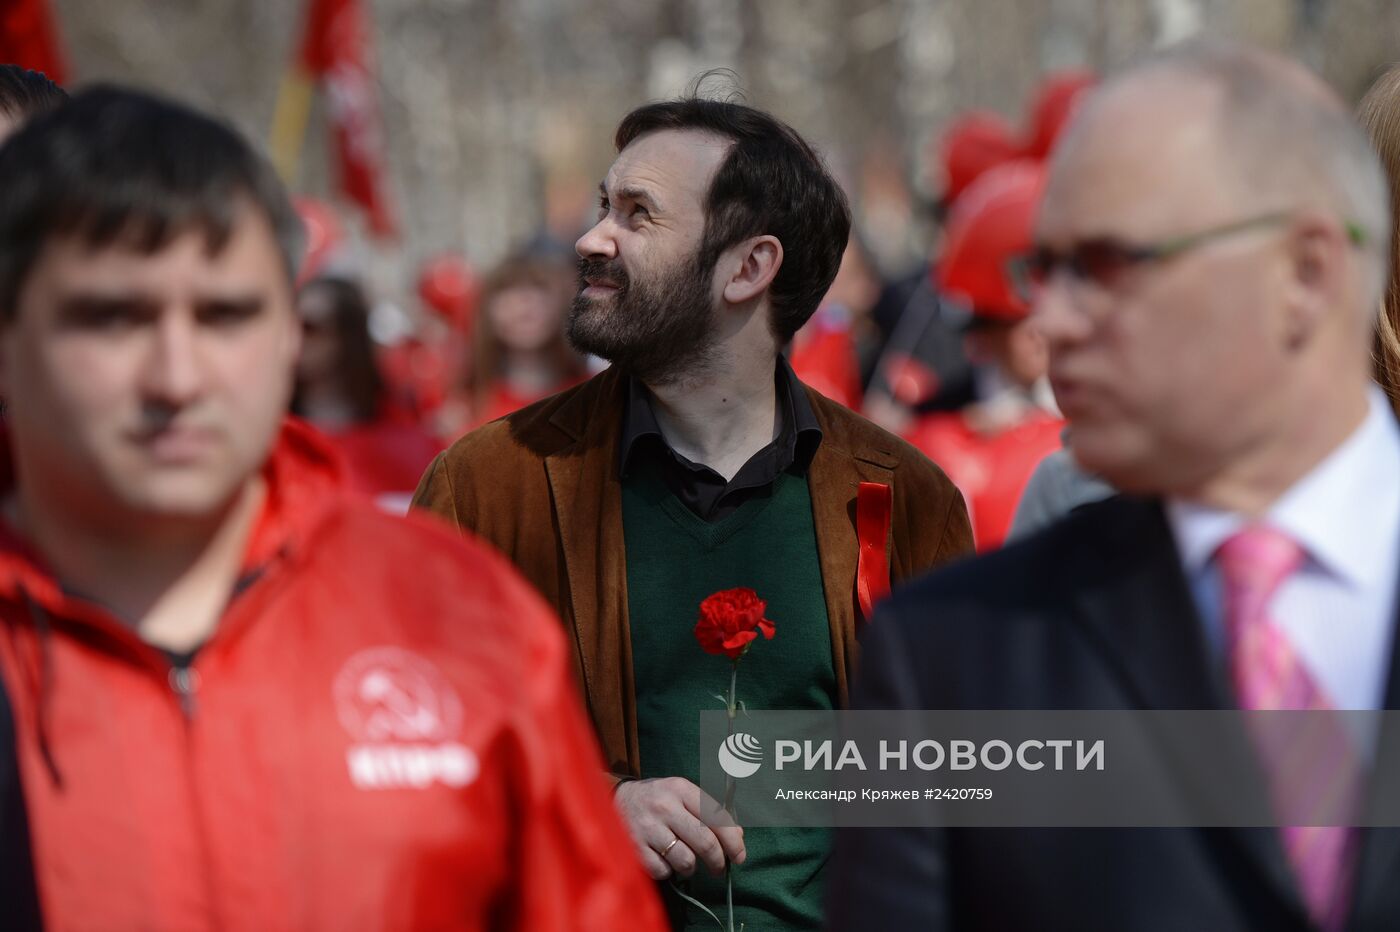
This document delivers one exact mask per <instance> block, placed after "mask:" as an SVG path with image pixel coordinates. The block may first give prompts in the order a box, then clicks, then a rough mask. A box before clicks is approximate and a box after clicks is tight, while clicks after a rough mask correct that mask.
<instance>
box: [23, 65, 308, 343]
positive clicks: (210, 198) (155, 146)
mask: <svg viewBox="0 0 1400 932" xmlns="http://www.w3.org/2000/svg"><path fill="white" fill-rule="evenodd" d="M0 178H3V179H4V183H3V184H0V317H3V318H9V317H10V316H12V315H13V314H14V312H15V307H16V304H17V300H18V297H19V292H20V287H21V285H22V284H23V282H24V279H25V277H26V276H27V275H28V274H29V270H30V268H31V267H32V266H33V264H34V260H35V258H36V257H37V256H38V254H39V251H40V250H41V249H42V248H43V246H44V244H45V243H46V242H47V241H48V240H49V239H50V238H51V237H55V236H64V235H76V236H80V237H82V238H83V240H85V241H86V243H87V244H88V245H90V246H92V247H94V248H100V247H105V246H110V245H112V244H113V243H114V242H116V241H117V240H121V241H122V242H123V243H125V244H130V245H131V246H132V247H134V248H137V249H139V250H141V251H142V252H145V253H147V254H149V253H154V252H157V251H158V250H160V249H163V248H164V247H165V246H167V245H168V244H169V243H170V241H171V240H172V239H174V238H175V237H176V236H177V235H179V234H181V233H183V232H185V231H187V230H190V229H195V228H197V229H200V230H202V231H203V233H204V235H205V237H206V241H207V246H208V249H209V252H210V253H211V254H215V253H217V252H218V251H219V250H221V249H222V248H223V247H224V245H225V244H226V243H227V241H228V238H229V236H230V235H231V233H232V230H233V224H234V221H235V217H236V210H237V208H238V206H239V202H240V201H243V202H246V203H248V204H251V205H252V206H253V207H254V208H256V209H258V210H260V211H261V212H262V213H263V214H264V215H265V216H266V218H267V220H268V222H269V224H270V225H271V227H272V230H273V232H274V234H275V236H276V238H277V242H278V245H279V247H280V250H281V253H282V260H283V264H284V267H285V272H286V274H287V278H288V282H290V281H291V279H292V278H293V276H294V274H295V269H296V263H297V259H298V254H299V252H300V248H301V238H302V227H301V221H300V220H299V219H298V218H297V215H296V212H295V211H294V210H293V209H292V206H291V202H290V201H289V200H288V199H287V194H286V191H285V190H284V189H283V188H282V184H281V182H280V181H278V179H277V176H276V174H275V173H274V172H273V170H272V167H271V166H270V165H269V164H268V163H267V161H266V160H265V159H263V158H262V157H261V156H260V155H258V153H257V152H255V151H254V150H253V148H252V147H251V146H250V145H249V144H248V143H247V142H246V141H244V139H243V137H241V136H240V135H239V134H238V133H237V132H236V131H234V130H233V129H231V128H230V127H228V126H227V125H225V124H224V123H221V122H219V121H217V120H215V119H213V118H211V117H208V116H205V115H204V114H202V113H199V112H197V111H195V110H192V109H190V108H189V107H186V106H184V105H183V104H179V103H175V102H173V101H169V100H164V99H161V98H159V97H155V96H152V95H150V94H145V93H141V92H138V91H132V90H125V89H122V88H117V87H111V86H98V87H94V88H92V89H91V90H86V91H83V92H81V93H79V94H77V95H75V96H74V97H73V99H72V100H71V101H70V102H69V103H67V104H65V105H64V106H62V107H59V108H58V109H56V110H53V111H51V112H49V113H45V114H42V115H40V116H36V117H35V118H34V119H32V120H30V121H29V122H28V123H26V124H25V125H24V126H23V127H21V128H20V130H19V131H18V132H16V133H15V134H14V135H13V136H12V137H10V139H9V140H8V141H6V142H5V144H4V145H3V146H0Z"/></svg>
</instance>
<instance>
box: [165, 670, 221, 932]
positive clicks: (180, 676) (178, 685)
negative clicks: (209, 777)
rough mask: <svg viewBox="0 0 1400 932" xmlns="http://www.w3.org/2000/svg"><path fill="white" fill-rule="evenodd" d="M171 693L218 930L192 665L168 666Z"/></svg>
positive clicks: (212, 915) (211, 912) (206, 888)
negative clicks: (177, 713) (180, 728)
mask: <svg viewBox="0 0 1400 932" xmlns="http://www.w3.org/2000/svg"><path fill="white" fill-rule="evenodd" d="M166 680H167V682H168V683H169V685H170V692H171V693H172V694H173V695H174V696H175V700H176V701H177V702H178V703H179V705H180V718H181V719H182V721H183V725H184V732H185V737H184V747H183V751H184V758H185V786H186V788H187V792H188V795H189V806H190V810H191V818H192V819H193V820H194V835H195V844H196V846H197V847H198V849H199V860H200V873H201V875H202V876H203V878H204V897H205V901H206V902H207V903H208V907H209V915H208V919H209V925H210V928H212V929H214V930H216V932H217V930H221V929H223V928H224V921H223V915H222V910H221V909H220V906H221V904H220V903H219V900H218V891H217V889H216V887H215V884H214V855H213V849H212V847H211V845H210V841H209V827H208V825H206V824H205V815H204V798H203V795H202V794H201V793H200V789H199V777H198V774H197V772H196V765H195V753H194V718H195V712H196V711H197V710H198V701H197V699H196V695H197V694H198V692H199V683H200V677H199V671H198V670H196V669H195V668H194V665H193V664H190V665H188V666H183V667H181V666H175V665H174V664H172V665H171V666H170V669H169V672H168V673H167V674H166Z"/></svg>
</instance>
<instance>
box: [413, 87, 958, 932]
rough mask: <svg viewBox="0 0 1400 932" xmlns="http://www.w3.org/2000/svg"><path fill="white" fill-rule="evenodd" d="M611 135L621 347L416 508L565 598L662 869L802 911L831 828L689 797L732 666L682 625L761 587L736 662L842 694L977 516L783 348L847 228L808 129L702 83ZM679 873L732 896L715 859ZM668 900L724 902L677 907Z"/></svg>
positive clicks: (624, 782)
mask: <svg viewBox="0 0 1400 932" xmlns="http://www.w3.org/2000/svg"><path fill="white" fill-rule="evenodd" d="M616 146H617V150H618V156H617V159H616V160H615V161H614V162H613V165H612V167H611V169H610V170H609V171H608V174H607V178H606V179H605V180H604V181H603V183H602V185H601V186H600V193H601V201H600V204H599V211H598V222H597V224H596V225H595V226H594V227H593V228H592V229H591V230H589V231H588V232H587V233H585V234H584V236H583V237H582V238H581V239H580V240H579V241H578V244H577V247H576V248H577V251H578V254H579V256H580V262H579V287H580V290H579V293H578V296H577V298H576V300H575V302H574V305H573V309H572V312H571V316H570V321H569V335H570V339H571V340H572V342H573V343H574V345H575V346H576V347H577V348H578V349H580V350H582V351H584V352H589V353H592V354H595V355H597V356H600V357H602V358H604V359H606V360H608V361H610V362H611V363H612V366H611V368H609V369H608V370H607V371H605V372H603V373H602V374H600V375H598V376H597V377H596V378H594V379H592V380H591V381H589V382H587V383H585V384H583V385H581V386H579V387H577V388H574V389H571V390H569V391H567V392H564V393H563V394H560V395H556V396H554V397H553V398H549V399H546V400H545V401H543V402H540V403H539V404H536V405H534V406H533V407H529V408H526V409H524V410H523V411H520V412H518V413H516V414H514V415H511V416H510V417H507V418H504V419H502V420H499V421H495V422H493V423H491V424H488V425H486V426H485V427H483V428H481V429H480V430H478V431H475V432H474V433H471V434H469V435H467V436H466V437H464V438H463V439H462V440H460V441H458V442H457V443H456V444H455V445H454V446H453V447H452V448H451V449H450V450H448V451H447V452H446V453H444V454H442V455H441V456H440V457H439V458H438V459H437V460H436V461H435V462H434V463H433V465H432V466H431V468H430V469H429V470H428V473H427V474H426V475H425V476H424V479H423V481H422V483H421V485H420V486H419V489H418V493H417V495H416V497H415V504H416V505H417V506H418V507H420V508H424V509H427V510H430V511H433V512H436V513H438V514H441V515H443V516H444V517H446V518H448V519H449V520H450V521H452V522H454V523H455V524H456V526H457V527H459V528H460V529H461V530H463V531H469V532H471V533H473V534H476V535H478V536H480V537H482V538H484V539H486V540H487V541H490V542H491V543H493V544H494V545H495V546H496V547H498V548H499V549H500V550H501V551H503V552H504V553H505V554H506V556H508V557H509V558H510V559H511V560H512V561H513V562H514V563H515V564H516V565H517V566H518V567H519V568H520V570H521V571H522V572H523V573H524V575H525V576H526V578H528V579H529V580H530V581H531V582H533V583H534V584H535V586H537V587H538V588H539V590H540V591H541V592H542V593H544V595H545V597H546V598H547V599H548V600H549V601H550V602H551V603H553V605H554V606H555V608H556V609H557V610H558V612H559V614H560V616H561V617H562V619H563V621H564V624H565V625H566V626H567V627H568V629H569V633H570V634H571V641H572V643H573V645H574V651H575V655H574V659H575V669H576V671H577V673H578V675H579V678H580V681H581V684H582V687H583V689H584V692H585V695H586V698H587V702H588V708H589V711H590V713H591V715H592V719H593V724H594V727H595V728H596V730H597V733H598V736H599V739H600V740H601V742H602V745H603V749H604V752H605V758H606V760H607V761H608V762H609V765H610V769H611V771H612V779H613V780H614V781H615V782H616V783H617V792H616V796H615V799H616V802H617V806H618V809H619V810H620V812H621V813H622V816H623V818H624V820H625V821H626V823H627V825H628V827H629V828H630V830H631V833H632V838H633V841H634V842H635V843H636V845H637V848H638V850H639V852H640V854H641V857H642V859H643V862H644V864H645V865H646V866H647V868H648V870H649V871H650V872H651V874H652V876H653V877H655V878H656V879H657V880H663V879H666V878H669V877H671V876H672V875H673V874H676V875H680V876H681V877H691V876H692V875H693V874H695V873H696V868H697V866H698V865H700V864H703V865H704V866H705V867H707V868H708V869H709V871H710V872H711V873H714V874H718V873H720V872H722V871H723V869H724V866H725V863H726V861H731V862H734V863H743V864H744V867H743V870H741V871H736V872H735V874H734V877H735V884H736V887H735V907H736V921H738V920H742V921H744V922H746V923H747V924H748V926H749V927H750V928H754V929H765V930H768V929H815V928H818V927H819V926H820V923H821V915H820V913H821V875H822V873H823V867H824V865H825V863H826V860H827V854H828V851H829V839H828V836H827V834H826V833H825V832H823V831H820V830H812V829H801V830H799V829H770V830H764V831H759V830H754V831H751V832H749V833H748V836H747V838H746V837H745V835H744V833H743V830H742V828H741V827H738V826H735V827H730V828H716V829H711V828H710V827H708V826H706V825H705V824H703V823H702V822H701V821H700V819H699V818H698V817H697V816H698V814H699V813H700V812H701V811H702V804H704V803H705V802H706V800H705V799H704V797H703V793H702V791H701V790H700V789H699V787H698V786H696V785H695V782H694V781H695V780H696V779H697V777H698V771H699V723H700V716H699V713H700V712H701V711H702V710H705V709H712V708H716V707H717V706H716V703H715V700H714V698H713V694H714V693H716V692H717V691H719V690H722V689H723V688H724V686H725V685H726V684H727V683H728V674H729V663H728V661H727V660H726V659H725V658H723V657H718V656H710V655H707V654H705V653H704V652H703V651H702V650H701V649H700V647H699V646H698V644H697V642H696V640H695V637H694V635H693V629H694V627H695V622H696V617H697V610H698V606H699V603H700V601H701V600H702V599H703V598H705V596H707V595H709V594H710V593H713V592H716V591H719V590H723V589H729V588H734V587H741V586H743V587H749V588H752V589H754V590H755V591H756V592H757V593H758V594H759V595H760V597H762V598H763V599H765V600H766V601H767V603H768V609H767V616H768V617H769V618H771V619H773V620H774V621H776V622H777V623H778V627H779V632H780V633H779V635H778V639H777V641H775V642H774V644H772V645H767V644H765V645H764V648H763V649H760V650H756V651H754V652H753V653H752V654H751V655H750V656H749V657H747V658H746V659H745V661H744V680H745V687H744V696H743V698H744V700H745V702H746V704H747V706H748V708H751V709H757V708H764V709H803V710H813V709H833V708H839V707H841V706H844V704H845V702H846V695H847V681H848V679H849V676H850V673H851V669H852V666H853V664H854V661H855V650H856V633H857V627H858V623H860V622H862V621H863V620H864V619H865V618H867V617H868V615H869V611H870V604H871V602H872V601H873V599H874V598H876V597H878V595H879V594H880V593H881V592H882V591H883V590H884V589H886V588H888V586H889V584H890V583H891V581H894V582H898V581H899V580H902V579H905V578H907V577H910V576H915V575H918V574H919V573H921V572H923V571H925V570H927V569H928V568H930V567H931V566H933V565H935V564H938V563H940V562H943V561H946V560H948V559H950V558H952V557H955V556H958V555H960V554H964V553H967V552H969V551H970V550H971V546H972V538H971V532H970V528H969V525H968V519H967V513H966V510H965V508H964V506H963V502H962V498H961V496H960V495H959V494H958V492H957V491H956V490H955V489H954V487H953V486H952V484H951V483H950V482H949V481H948V479H947V477H946V476H944V475H943V473H942V472H941V471H940V470H939V469H938V468H937V467H936V466H934V465H933V464H932V463H931V462H929V460H928V459H926V458H925V457H924V456H923V455H922V454H920V453H919V452H918V451H916V450H915V449H913V448H912V447H910V446H909V445H907V444H905V443H904V442H902V441H900V440H898V439H896V438H895V437H893V436H891V435H889V434H887V433H885V432H884V431H882V430H880V429H879V428H877V427H875V426H874V425H872V424H870V423H869V422H868V421H865V420H864V419H862V418H860V417H858V416H857V415H855V414H853V413H851V412H850V411H849V410H847V409H845V408H843V407H841V406H840V405H837V404H836V403H834V402H832V401H829V400H828V399H826V398H823V397H822V396H821V395H819V394H817V393H816V392H814V391H812V390H811V389H809V388H807V387H806V386H804V385H803V384H802V383H801V382H799V381H798V380H797V378H796V376H794V375H793V372H792V369H791V368H790V367H789V366H788V364H787V362H786V361H785V360H784V359H783V357H782V355H781V350H782V349H783V347H784V346H785V345H786V344H787V343H788V341H789V340H790V339H791V338H792V335H793V334H794V333H795V332H796V331H797V329H798V328H799V327H801V326H802V324H803V323H805V322H806V321H807V319H808V318H809V317H810V316H811V314H812V312H813V311H814V310H815V309H816V307H817V304H818V303H819V302H820V301H821V298H822V296H823V294H825V292H826V290H827V288H828V286H829V285H830V284H831V281H832V279H833V278H834V277H835V275H836V271H837V268H838V266H839V265H840V261H841V255H842V252H843V251H844V249H845V247H846V239H847V236H848V234H849V232H850V211H849V209H848V207H847V204H846V199H845V197H844V195H843V194H842V192H841V189H840V188H839V187H838V186H837V184H836V182H835V181H834V180H833V179H832V177H831V175H830V174H829V173H828V172H827V170H826V168H825V166H824V165H823V163H822V160H821V159H820V158H819V157H818V155H817V154H816V153H815V151H814V150H813V149H812V147H811V146H810V145H808V144H807V143H806V142H805V141H804V140H803V139H802V138H801V137H800V136H798V134H797V133H796V132H794V131H793V130H792V129H791V128H790V127H788V126H786V125H784V124H783V123H781V122H779V121H778V120H776V119H774V118H773V117H772V116H770V115H768V114H766V113H763V112H761V111H758V110H755V109H753V108H750V107H746V106H742V105H739V104H735V103H729V102H719V101H713V100H705V99H699V98H688V99H683V100H678V101H672V102H666V103H657V104H650V105H646V106H643V107H640V108H638V109H636V110H634V111H632V112H631V113H630V114H628V115H627V116H626V117H625V118H624V119H623V121H622V123H621V124H620V125H619V127H618V129H617V133H616ZM500 621H501V624H510V623H511V622H510V619H508V618H502V619H501V620H500ZM689 892H690V895H693V896H694V897H695V898H697V899H698V900H700V901H701V902H704V903H706V904H707V905H708V906H709V907H710V908H712V909H715V910H716V912H719V911H721V910H722V909H723V906H722V903H723V897H724V887H723V881H721V880H714V879H709V878H703V877H700V878H696V879H695V880H694V881H693V884H692V886H691V888H690V891H689ZM686 910H689V912H688V914H687V913H686ZM675 920H676V923H677V926H678V927H681V928H686V927H690V926H692V925H694V926H695V927H697V928H700V927H703V925H704V924H705V923H709V922H712V921H713V920H711V919H709V918H708V917H707V916H705V914H704V913H703V912H702V911H700V910H699V909H698V908H696V907H695V906H693V905H690V906H682V905H681V904H679V901H678V902H677V913H676V914H675Z"/></svg>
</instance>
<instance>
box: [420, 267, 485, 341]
mask: <svg viewBox="0 0 1400 932" xmlns="http://www.w3.org/2000/svg"><path fill="white" fill-rule="evenodd" d="M480 291H481V285H480V283H479V282H478V281H477V278H476V273H475V272H473V271H472V267H471V265H470V264H469V263H468V262H467V260H466V259H463V258H462V257H461V256H458V255H453V254H452V253H444V254H443V255H440V256H437V257H435V258H432V259H429V260H428V261H427V262H425V263H423V267H422V268H421V269H420V270H419V271H418V297H420V298H422V299H423V303H424V304H426V305H427V306H428V307H430V308H432V309H433V311H435V312H436V313H437V315H438V316H439V317H441V318H442V319H443V320H444V321H446V322H447V323H448V324H450V325H452V326H453V327H456V328H458V329H460V330H466V329H467V328H468V327H469V326H470V325H471V322H472V317H473V316H474V314H475V313H476V299H477V295H478V294H479V292H480Z"/></svg>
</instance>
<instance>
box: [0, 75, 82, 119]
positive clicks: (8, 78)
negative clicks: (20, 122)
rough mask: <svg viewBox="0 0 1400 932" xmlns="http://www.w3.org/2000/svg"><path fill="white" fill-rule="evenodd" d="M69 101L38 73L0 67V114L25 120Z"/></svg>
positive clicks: (65, 94)
mask: <svg viewBox="0 0 1400 932" xmlns="http://www.w3.org/2000/svg"><path fill="white" fill-rule="evenodd" d="M67 101H68V92H67V91H65V90H64V89H63V88H61V87H59V86H58V85H57V84H55V83H53V82H52V81H50V80H49V79H48V76H47V75H45V74H44V73H43V72H41V71H30V70H29V69H28V68H21V67H20V66H19V65H0V113H3V114H5V115H6V116H12V117H15V118H17V119H25V118H28V117H31V116H34V115H35V114H38V113H46V112H48V111H49V110H53V109H55V108H57V107H59V106H62V105H63V104H65V103H67Z"/></svg>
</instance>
